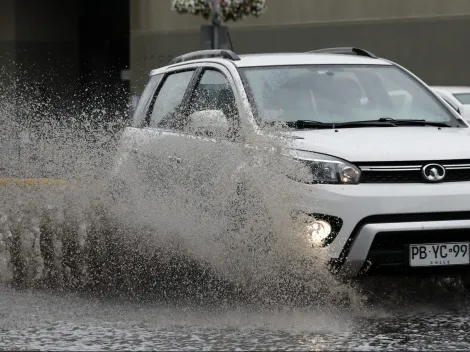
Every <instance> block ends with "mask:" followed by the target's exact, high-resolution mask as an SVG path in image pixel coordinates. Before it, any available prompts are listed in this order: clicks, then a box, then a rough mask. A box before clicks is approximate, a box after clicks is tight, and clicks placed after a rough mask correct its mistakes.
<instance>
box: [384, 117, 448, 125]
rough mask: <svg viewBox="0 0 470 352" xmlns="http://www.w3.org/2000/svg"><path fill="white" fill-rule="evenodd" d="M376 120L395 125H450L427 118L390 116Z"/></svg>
mask: <svg viewBox="0 0 470 352" xmlns="http://www.w3.org/2000/svg"><path fill="white" fill-rule="evenodd" d="M377 121H384V122H391V123H393V124H394V125H396V126H434V127H452V126H451V125H450V124H448V123H447V122H438V121H427V120H413V119H410V120H396V119H393V118H391V117H381V118H380V119H378V120H377Z"/></svg>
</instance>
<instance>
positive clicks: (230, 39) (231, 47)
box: [227, 27, 235, 51]
mask: <svg viewBox="0 0 470 352" xmlns="http://www.w3.org/2000/svg"><path fill="white" fill-rule="evenodd" d="M227 38H228V43H229V45H230V50H231V51H235V50H234V49H233V43H232V36H231V35H230V30H229V29H228V27H227Z"/></svg>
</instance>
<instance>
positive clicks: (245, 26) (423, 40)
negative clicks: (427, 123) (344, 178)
mask: <svg viewBox="0 0 470 352" xmlns="http://www.w3.org/2000/svg"><path fill="white" fill-rule="evenodd" d="M170 3H171V0H0V23H1V25H0V65H1V66H0V67H1V69H0V76H1V77H0V78H1V80H2V81H1V82H2V84H1V85H0V89H1V88H2V87H5V86H10V85H12V84H13V83H16V88H17V91H19V92H25V91H26V90H27V89H29V90H34V91H36V90H37V91H39V92H42V93H41V94H44V95H47V94H48V95H49V98H53V99H55V101H58V102H64V103H65V102H66V101H67V100H65V99H64V97H70V96H72V95H73V94H79V93H80V94H82V93H83V94H84V96H83V99H82V100H83V101H87V100H86V99H91V98H96V97H99V96H100V97H105V98H106V97H109V99H108V100H109V101H111V100H113V101H114V102H119V103H121V105H122V106H124V105H125V104H127V103H128V102H129V101H130V100H131V98H130V97H129V93H131V94H139V93H140V92H141V90H142V88H143V85H144V84H145V81H146V79H147V75H148V73H149V71H150V70H151V69H153V68H155V67H157V66H160V65H164V64H166V63H168V61H169V60H170V59H171V58H173V57H174V56H176V55H179V54H181V53H184V52H186V51H191V50H197V49H199V47H200V38H199V27H200V25H201V24H203V23H204V22H205V21H203V20H202V19H200V18H197V17H194V16H191V15H184V16H183V15H178V14H176V13H174V12H172V11H171V10H170V7H171V6H170ZM229 26H230V33H231V37H232V41H233V44H234V49H235V51H237V52H239V53H249V52H262V51H266V52H273V51H306V50H310V49H314V48H320V47H331V46H359V47H363V48H366V49H368V50H371V51H373V52H375V53H376V54H377V55H379V56H383V57H387V58H390V59H392V60H394V61H397V62H398V63H400V64H403V65H404V66H406V67H407V68H410V69H411V70H412V71H414V72H415V73H417V74H418V75H420V76H421V77H423V78H424V79H425V80H426V81H427V82H428V83H431V84H439V85H447V84H452V85H457V84H458V85H460V84H461V85H470V70H469V69H468V57H469V55H470V49H469V48H468V46H467V45H466V43H467V41H466V39H467V38H469V37H470V1H469V0H445V1H444V0H268V11H267V12H266V13H265V14H264V15H263V16H262V17H260V18H249V19H247V20H245V21H243V22H240V23H230V24H229ZM129 80H130V81H129ZM18 88H19V89H18Z"/></svg>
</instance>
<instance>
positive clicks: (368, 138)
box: [289, 126, 470, 162]
mask: <svg viewBox="0 0 470 352" xmlns="http://www.w3.org/2000/svg"><path fill="white" fill-rule="evenodd" d="M289 135H291V136H292V137H294V138H293V139H292V141H291V142H290V147H292V148H294V149H301V150H306V151H313V152H317V153H322V154H328V155H332V156H336V157H338V158H342V159H345V160H348V161H351V162H362V161H368V162H372V161H418V160H433V161H438V160H456V159H470V128H442V129H438V128H435V127H421V126H417V127H414V126H413V127H377V128H375V127H371V128H370V127H367V128H366V127H364V128H342V129H337V130H334V129H327V130H298V131H294V132H290V133H289Z"/></svg>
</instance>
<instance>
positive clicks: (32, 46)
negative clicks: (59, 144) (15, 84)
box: [15, 0, 79, 100]
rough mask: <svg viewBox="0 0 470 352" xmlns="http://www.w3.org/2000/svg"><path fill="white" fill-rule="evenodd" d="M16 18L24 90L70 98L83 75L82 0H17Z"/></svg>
mask: <svg viewBox="0 0 470 352" xmlns="http://www.w3.org/2000/svg"><path fill="white" fill-rule="evenodd" d="M15 17H16V36H15V40H16V67H17V77H18V78H19V80H20V84H21V90H22V91H24V92H27V91H31V90H35V89H36V88H39V87H40V86H42V87H41V89H42V90H45V91H48V93H49V94H48V95H49V96H50V97H51V98H52V97H55V98H57V99H56V100H60V99H64V98H66V96H67V94H70V93H71V88H74V86H75V85H76V84H78V78H79V40H78V39H79V38H78V33H79V28H78V26H79V0H67V1H63V0H40V1H38V0H17V1H16V16H15Z"/></svg>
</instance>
